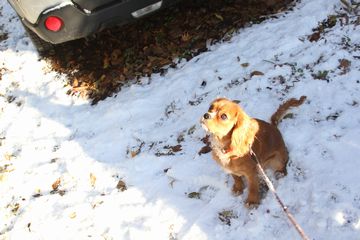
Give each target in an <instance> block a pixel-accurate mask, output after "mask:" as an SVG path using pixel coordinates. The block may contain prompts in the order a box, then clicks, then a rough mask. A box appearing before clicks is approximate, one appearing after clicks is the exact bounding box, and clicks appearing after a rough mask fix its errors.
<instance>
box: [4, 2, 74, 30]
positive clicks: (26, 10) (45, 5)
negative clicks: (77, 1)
mask: <svg viewBox="0 0 360 240" xmlns="http://www.w3.org/2000/svg"><path fill="white" fill-rule="evenodd" d="M9 2H10V4H11V5H12V6H13V7H14V8H15V10H16V11H17V13H18V14H19V15H20V16H21V17H23V18H25V19H26V20H27V21H28V22H29V23H32V24H35V23H36V22H37V20H38V18H39V16H40V15H41V14H42V12H44V11H45V10H46V9H49V8H56V7H62V6H66V5H72V4H73V3H72V2H71V1H69V0H51V1H50V0H36V1H34V0H16V1H9Z"/></svg>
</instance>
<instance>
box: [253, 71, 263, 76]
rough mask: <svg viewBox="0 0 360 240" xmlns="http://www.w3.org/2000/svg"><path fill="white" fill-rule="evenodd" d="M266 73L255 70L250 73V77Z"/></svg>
mask: <svg viewBox="0 0 360 240" xmlns="http://www.w3.org/2000/svg"><path fill="white" fill-rule="evenodd" d="M263 75H264V73H262V72H260V71H253V72H252V73H250V77H253V76H263Z"/></svg>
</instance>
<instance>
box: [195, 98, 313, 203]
mask: <svg viewBox="0 0 360 240" xmlns="http://www.w3.org/2000/svg"><path fill="white" fill-rule="evenodd" d="M305 99H306V97H305V96H302V97H301V98H300V99H299V100H297V99H293V98H292V99H289V100H288V101H286V102H285V103H283V104H282V105H281V106H280V107H279V109H278V110H277V111H276V112H275V113H274V114H273V116H272V117H271V124H270V123H267V122H265V121H262V120H259V119H255V118H251V117H249V116H248V115H247V114H246V113H245V112H244V111H243V110H242V109H241V107H240V106H239V105H238V104H236V103H235V102H233V101H231V100H228V99H226V98H218V99H216V100H214V101H213V102H212V104H211V106H210V108H209V110H208V112H207V113H205V114H204V116H203V117H202V119H201V124H202V126H203V128H204V129H205V130H206V131H207V132H209V133H210V136H211V148H212V156H213V158H214V159H215V160H216V162H217V163H218V164H220V166H221V167H222V168H223V169H224V170H225V171H226V172H228V173H230V174H231V175H232V176H233V178H234V186H233V188H232V191H233V193H235V194H241V193H242V192H243V189H244V183H243V179H242V177H245V179H246V181H247V184H248V188H249V195H248V198H247V200H246V205H247V206H254V205H255V206H256V205H258V204H259V203H260V193H259V183H260V179H259V176H258V171H257V168H256V163H255V162H254V161H253V160H252V159H251V156H250V148H251V149H252V150H253V151H254V153H255V154H256V156H257V158H258V159H259V161H260V163H261V165H262V167H263V168H264V169H267V168H271V169H273V170H274V171H275V172H276V173H277V174H278V175H286V173H287V172H286V164H287V162H288V152H287V149H286V146H285V143H284V140H283V138H282V136H281V133H280V131H279V130H278V129H277V127H276V126H277V124H278V122H279V121H280V120H281V118H282V116H283V115H284V114H285V112H286V111H287V110H288V109H289V108H290V107H295V106H299V105H301V104H302V103H303V102H304V101H305Z"/></svg>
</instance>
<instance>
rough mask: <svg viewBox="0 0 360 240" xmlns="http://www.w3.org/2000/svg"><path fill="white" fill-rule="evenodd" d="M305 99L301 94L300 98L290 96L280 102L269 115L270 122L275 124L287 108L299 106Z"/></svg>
mask: <svg viewBox="0 0 360 240" xmlns="http://www.w3.org/2000/svg"><path fill="white" fill-rule="evenodd" d="M305 99H306V96H301V97H300V99H296V98H290V99H289V100H287V101H286V102H284V103H283V104H281V105H280V106H279V108H278V110H277V111H276V112H275V113H274V114H273V115H272V116H271V124H272V125H274V126H277V125H278V124H279V122H280V120H281V119H282V118H283V116H284V115H285V113H286V111H287V110H289V108H291V107H297V106H300V105H301V104H303V103H304V101H305Z"/></svg>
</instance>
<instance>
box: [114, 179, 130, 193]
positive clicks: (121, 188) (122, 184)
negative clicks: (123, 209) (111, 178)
mask: <svg viewBox="0 0 360 240" xmlns="http://www.w3.org/2000/svg"><path fill="white" fill-rule="evenodd" d="M116 188H117V189H119V191H121V192H123V191H125V190H127V187H126V184H125V182H124V181H122V180H119V182H118V184H117V185H116Z"/></svg>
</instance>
